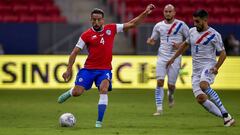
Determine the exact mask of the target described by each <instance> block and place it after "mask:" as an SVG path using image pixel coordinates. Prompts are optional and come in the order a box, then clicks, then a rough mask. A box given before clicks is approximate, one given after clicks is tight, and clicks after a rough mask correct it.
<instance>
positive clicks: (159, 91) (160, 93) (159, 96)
mask: <svg viewBox="0 0 240 135" xmlns="http://www.w3.org/2000/svg"><path fill="white" fill-rule="evenodd" d="M163 98H164V90H163V87H157V88H156V90H155V101H156V107H157V111H158V112H161V111H162V110H163V108H162V106H163Z"/></svg>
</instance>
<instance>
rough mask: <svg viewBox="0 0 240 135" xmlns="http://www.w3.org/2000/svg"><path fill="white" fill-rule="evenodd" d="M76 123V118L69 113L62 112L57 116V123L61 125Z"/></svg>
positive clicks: (67, 125)
mask: <svg viewBox="0 0 240 135" xmlns="http://www.w3.org/2000/svg"><path fill="white" fill-rule="evenodd" d="M75 123H76V118H75V117H74V115H73V114H71V113H64V114H62V115H61V116H60V118H59V124H60V126H61V127H72V126H74V125H75Z"/></svg>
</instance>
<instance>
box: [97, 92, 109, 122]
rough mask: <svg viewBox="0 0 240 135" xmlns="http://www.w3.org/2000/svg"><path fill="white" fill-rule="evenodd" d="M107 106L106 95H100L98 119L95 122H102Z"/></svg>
mask: <svg viewBox="0 0 240 135" xmlns="http://www.w3.org/2000/svg"><path fill="white" fill-rule="evenodd" d="M107 104H108V95H107V94H100V98H99V102H98V119H97V121H100V122H102V120H103V116H104V113H105V110H106V108H107Z"/></svg>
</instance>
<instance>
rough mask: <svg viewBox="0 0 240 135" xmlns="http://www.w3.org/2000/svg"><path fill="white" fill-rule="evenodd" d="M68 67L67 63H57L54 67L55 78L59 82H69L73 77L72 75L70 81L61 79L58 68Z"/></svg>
mask: <svg viewBox="0 0 240 135" xmlns="http://www.w3.org/2000/svg"><path fill="white" fill-rule="evenodd" d="M62 66H63V67H66V68H67V64H66V63H60V64H57V66H56V67H55V69H54V78H55V79H56V81H57V82H59V83H68V82H69V81H70V80H71V79H72V75H71V76H70V78H69V80H68V81H66V82H65V81H64V80H63V79H60V78H61V77H58V69H59V68H60V67H62Z"/></svg>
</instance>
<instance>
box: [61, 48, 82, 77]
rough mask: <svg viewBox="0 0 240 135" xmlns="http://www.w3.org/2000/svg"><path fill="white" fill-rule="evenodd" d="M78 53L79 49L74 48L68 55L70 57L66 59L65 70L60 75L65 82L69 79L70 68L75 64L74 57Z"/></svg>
mask: <svg viewBox="0 0 240 135" xmlns="http://www.w3.org/2000/svg"><path fill="white" fill-rule="evenodd" d="M79 52H80V48H79V47H75V48H74V49H73V51H72V52H71V54H70V57H69V59H68V65H67V70H66V71H65V72H64V73H63V75H62V77H63V79H64V80H65V81H67V80H68V79H69V77H70V76H71V75H72V66H73V64H74V63H75V60H76V57H77V55H78V53H79Z"/></svg>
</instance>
